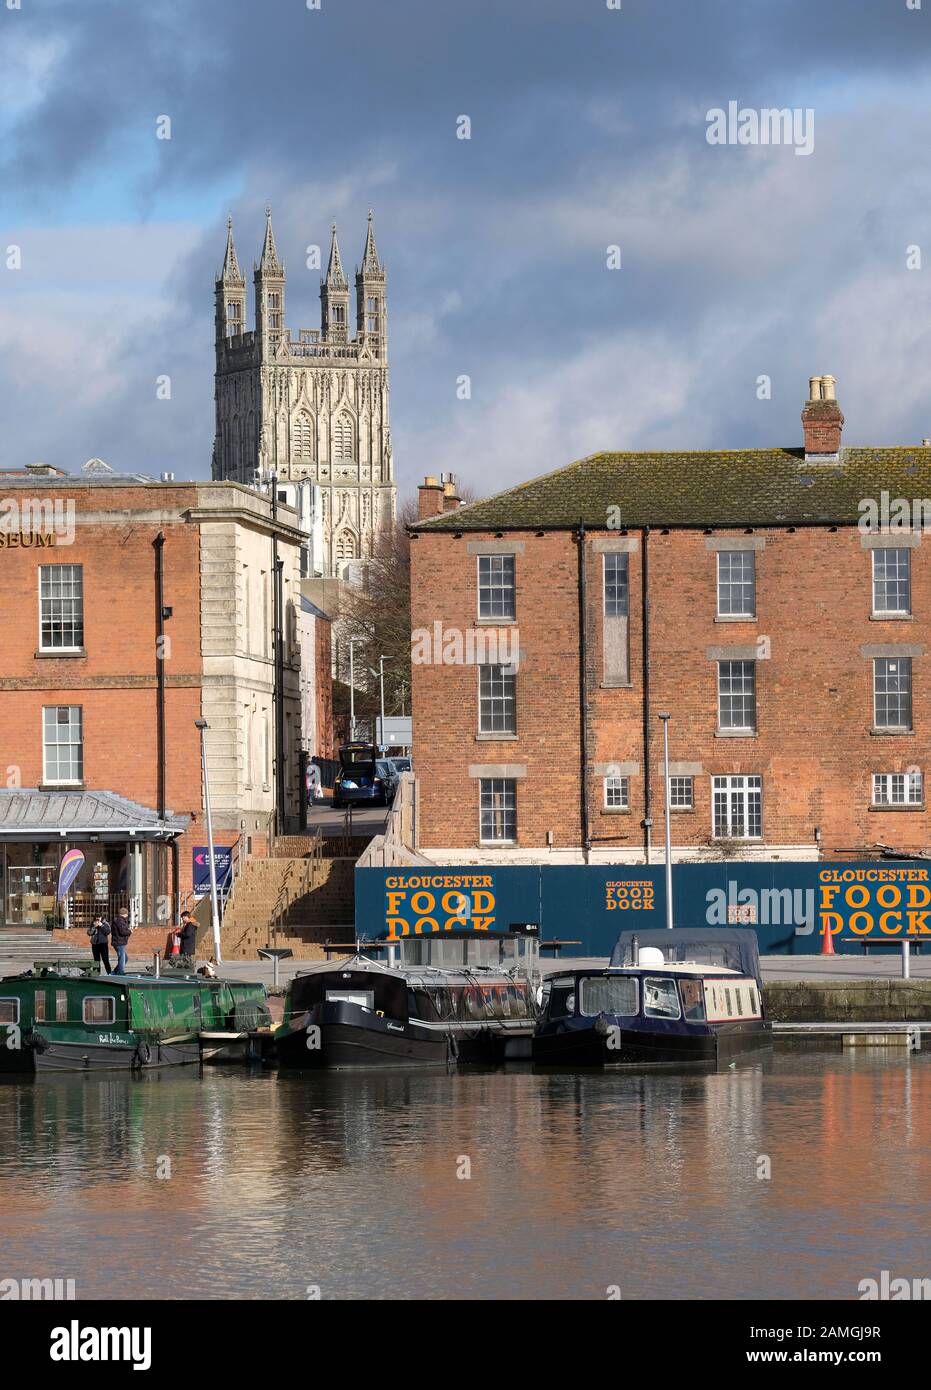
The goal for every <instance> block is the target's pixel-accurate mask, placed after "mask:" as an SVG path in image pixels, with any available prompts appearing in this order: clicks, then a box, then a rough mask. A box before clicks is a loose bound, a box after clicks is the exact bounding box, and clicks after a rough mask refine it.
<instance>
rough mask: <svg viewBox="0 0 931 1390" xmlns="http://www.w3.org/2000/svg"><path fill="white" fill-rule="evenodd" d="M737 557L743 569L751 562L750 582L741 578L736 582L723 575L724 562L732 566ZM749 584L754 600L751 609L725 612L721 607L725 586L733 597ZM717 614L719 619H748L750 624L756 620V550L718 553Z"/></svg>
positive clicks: (721, 551) (722, 551) (720, 551)
mask: <svg viewBox="0 0 931 1390" xmlns="http://www.w3.org/2000/svg"><path fill="white" fill-rule="evenodd" d="M735 556H736V557H738V558H739V559H740V563H741V567H743V566H744V565H745V564H746V563H747V561H748V560H749V562H750V579H749V581H747V580H746V579H744V578H740V579H737V580H734V579H731V578H730V576H727V577H725V576H724V575H723V574H722V572H721V571H722V564H723V562H724V561H725V560H726V561H727V564H728V566H730V565H731V563H732V561H733V559H734V557H735ZM748 582H749V586H750V594H751V599H752V602H751V606H750V607H749V608H740V609H730V610H729V611H725V610H724V609H723V608H722V607H721V598H722V590H723V588H724V586H725V585H726V586H727V589H728V593H729V595H732V594H733V592H734V590H735V589H740V590H742V589H743V588H744V587H745V586H746V585H747V583H748ZM717 613H718V617H719V618H744V619H746V620H747V621H748V622H749V621H750V620H751V619H754V618H755V617H756V551H755V550H719V551H718V552H717Z"/></svg>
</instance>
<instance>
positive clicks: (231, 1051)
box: [0, 967, 271, 1073]
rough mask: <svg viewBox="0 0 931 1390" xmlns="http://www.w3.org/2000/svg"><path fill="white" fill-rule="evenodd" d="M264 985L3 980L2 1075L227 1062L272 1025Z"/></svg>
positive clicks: (37, 974)
mask: <svg viewBox="0 0 931 1390" xmlns="http://www.w3.org/2000/svg"><path fill="white" fill-rule="evenodd" d="M266 998H267V991H266V989H265V986H264V985H263V984H253V983H247V982H243V981H239V980H221V979H211V978H207V977H204V976H199V975H188V974H182V973H180V972H174V971H172V972H171V973H170V974H164V975H161V976H156V975H146V974H138V975H134V974H127V975H100V974H98V973H96V971H92V970H86V969H75V968H71V969H69V968H66V967H58V968H42V969H38V970H29V971H27V972H26V973H25V974H22V975H12V976H7V977H6V978H4V979H2V980H0V1072H2V1073H7V1072H20V1073H22V1072H26V1073H40V1072H52V1071H67V1072H74V1071H111V1070H130V1069H148V1068H150V1067H169V1066H180V1065H183V1064H184V1063H190V1062H199V1061H201V1060H202V1059H203V1060H220V1059H221V1058H223V1057H225V1056H230V1057H232V1056H234V1055H235V1049H236V1046H237V1045H239V1046H241V1045H242V1044H243V1041H244V1040H247V1039H248V1035H249V1033H250V1032H251V1031H252V1030H254V1029H258V1028H262V1027H267V1026H268V1025H269V1024H270V1022H271V1017H270V1014H269V1009H268V1004H267V1002H266Z"/></svg>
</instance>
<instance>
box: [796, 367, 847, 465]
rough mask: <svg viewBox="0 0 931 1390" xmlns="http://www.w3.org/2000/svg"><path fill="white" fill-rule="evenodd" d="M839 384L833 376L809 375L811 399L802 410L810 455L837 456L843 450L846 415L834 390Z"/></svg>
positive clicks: (807, 457) (812, 456) (807, 448)
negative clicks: (842, 438) (838, 402)
mask: <svg viewBox="0 0 931 1390" xmlns="http://www.w3.org/2000/svg"><path fill="white" fill-rule="evenodd" d="M835 385H836V382H835V380H834V378H833V377H832V376H813V377H811V378H810V379H809V382H808V400H807V401H806V402H805V408H804V410H803V411H802V429H803V430H804V431H805V457H806V459H809V458H836V457H837V455H838V454H839V453H840V437H841V431H842V430H843V428H844V417H843V414H842V413H841V408H840V406H839V405H838V404H837V398H836V396H835V394H834V388H835Z"/></svg>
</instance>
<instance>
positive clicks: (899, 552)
mask: <svg viewBox="0 0 931 1390" xmlns="http://www.w3.org/2000/svg"><path fill="white" fill-rule="evenodd" d="M890 553H891V554H893V555H896V556H898V557H899V561H901V559H902V557H903V556H904V559H905V586H906V606H905V607H904V608H878V607H877V606H876V585H877V583H878V582H880V581H879V580H878V579H877V575H876V562H877V557H878V556H880V555H887V554H890ZM870 554H871V561H872V609H873V617H874V618H909V617H911V613H912V552H911V551H910V550H908V549H907V548H905V547H904V546H897V545H887V546H877V547H876V549H875V550H873V551H871V552H870ZM897 563H898V562H897Z"/></svg>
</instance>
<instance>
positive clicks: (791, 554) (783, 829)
mask: <svg viewBox="0 0 931 1390" xmlns="http://www.w3.org/2000/svg"><path fill="white" fill-rule="evenodd" d="M802 423H803V433H804V447H799V448H777V449H759V450H739V451H732V452H710V453H706V452H693V453H690V452H682V453H639V454H637V453H627V454H623V453H622V454H600V455H595V456H593V457H590V458H586V459H583V460H581V461H580V462H577V463H573V464H570V465H569V466H568V467H566V468H562V469H560V470H558V471H556V472H554V473H550V474H546V475H544V476H543V477H540V478H536V479H534V480H532V481H530V482H527V483H524V484H522V485H520V486H518V487H515V488H513V489H511V490H509V491H507V492H504V493H501V494H500V495H499V496H497V497H492V498H490V499H487V500H485V501H482V502H478V503H475V504H473V505H471V506H468V507H463V508H456V507H455V499H452V498H451V497H450V492H451V489H450V487H449V485H447V486H446V487H445V488H444V486H443V484H442V483H440V482H437V481H436V480H434V479H428V480H427V481H426V483H425V484H424V485H423V486H422V487H421V489H420V517H421V520H420V521H419V522H418V523H417V524H416V526H415V527H414V528H413V531H412V535H413V537H414V539H415V542H416V543H415V544H414V545H413V546H412V625H413V628H414V650H413V659H414V675H413V709H414V766H415V768H416V772H417V777H418V783H419V798H420V803H419V824H420V834H419V848H420V849H422V850H423V851H424V852H425V853H426V854H428V855H430V857H431V858H433V859H436V860H438V861H441V862H442V861H446V862H460V863H461V862H478V861H481V862H496V861H497V862H519V861H522V860H523V861H531V862H540V861H544V862H545V861H547V860H553V861H554V862H560V861H564V862H578V861H580V860H586V859H588V860H591V861H593V862H595V861H609V862H610V861H616V862H630V863H642V862H644V861H646V862H650V861H651V859H652V862H656V860H657V859H658V858H660V857H661V856H662V853H663V850H664V830H663V817H664V777H663V762H662V756H663V744H662V724H661V722H660V721H659V719H658V715H659V714H660V713H661V712H662V713H666V712H668V714H669V715H670V723H669V739H670V799H671V804H672V808H673V809H672V833H671V838H672V843H673V850H674V857H675V858H676V859H679V860H682V859H700V858H705V857H735V858H742V859H749V858H760V859H778V858H783V859H791V860H800V859H817V858H822V857H830V856H832V855H839V854H843V855H845V856H847V857H856V856H862V855H870V856H872V855H875V854H878V853H881V852H882V848H881V847H886V848H890V849H894V850H897V851H903V852H918V851H920V850H921V849H922V848H923V847H925V846H926V845H927V844H928V839H929V837H928V835H927V833H926V828H925V827H926V820H925V803H924V791H923V787H924V783H923V774H924V773H925V771H926V764H927V762H928V756H927V755H928V750H929V739H931V670H929V662H931V649H929V633H931V629H929V622H931V556H926V551H927V550H928V547H927V546H924V547H923V546H922V545H921V541H922V534H921V529H920V528H921V522H920V521H919V522H918V523H917V529H914V530H909V529H898V528H893V529H891V530H890V529H888V528H887V529H886V530H885V531H882V530H879V529H877V528H876V527H873V528H872V529H869V527H868V526H867V525H866V524H865V522H864V518H866V519H868V520H869V519H872V520H875V517H876V515H878V514H879V513H880V512H882V513H883V516H885V512H884V511H883V509H884V508H885V509H887V510H888V507H889V502H890V499H909V507H910V511H911V499H924V498H927V497H929V496H931V447H929V441H923V442H922V445H921V447H904V448H857V447H845V446H843V445H842V429H843V415H842V413H841V410H840V407H839V405H838V402H837V400H836V399H835V392H834V379H833V378H832V377H823V378H822V377H815V378H812V380H811V384H810V396H809V400H808V402H807V403H806V404H805V407H804V410H803V412H802ZM864 503H869V504H871V506H869V507H864V506H863V505H862V504H864ZM927 505H928V511H927V512H925V513H924V516H931V502H929V503H928V504H927ZM924 516H923V518H922V519H924ZM583 615H584V616H583ZM492 638H494V639H495V640H496V642H497V650H495V648H494V646H492V645H490V639H492ZM483 648H484V649H483Z"/></svg>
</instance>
